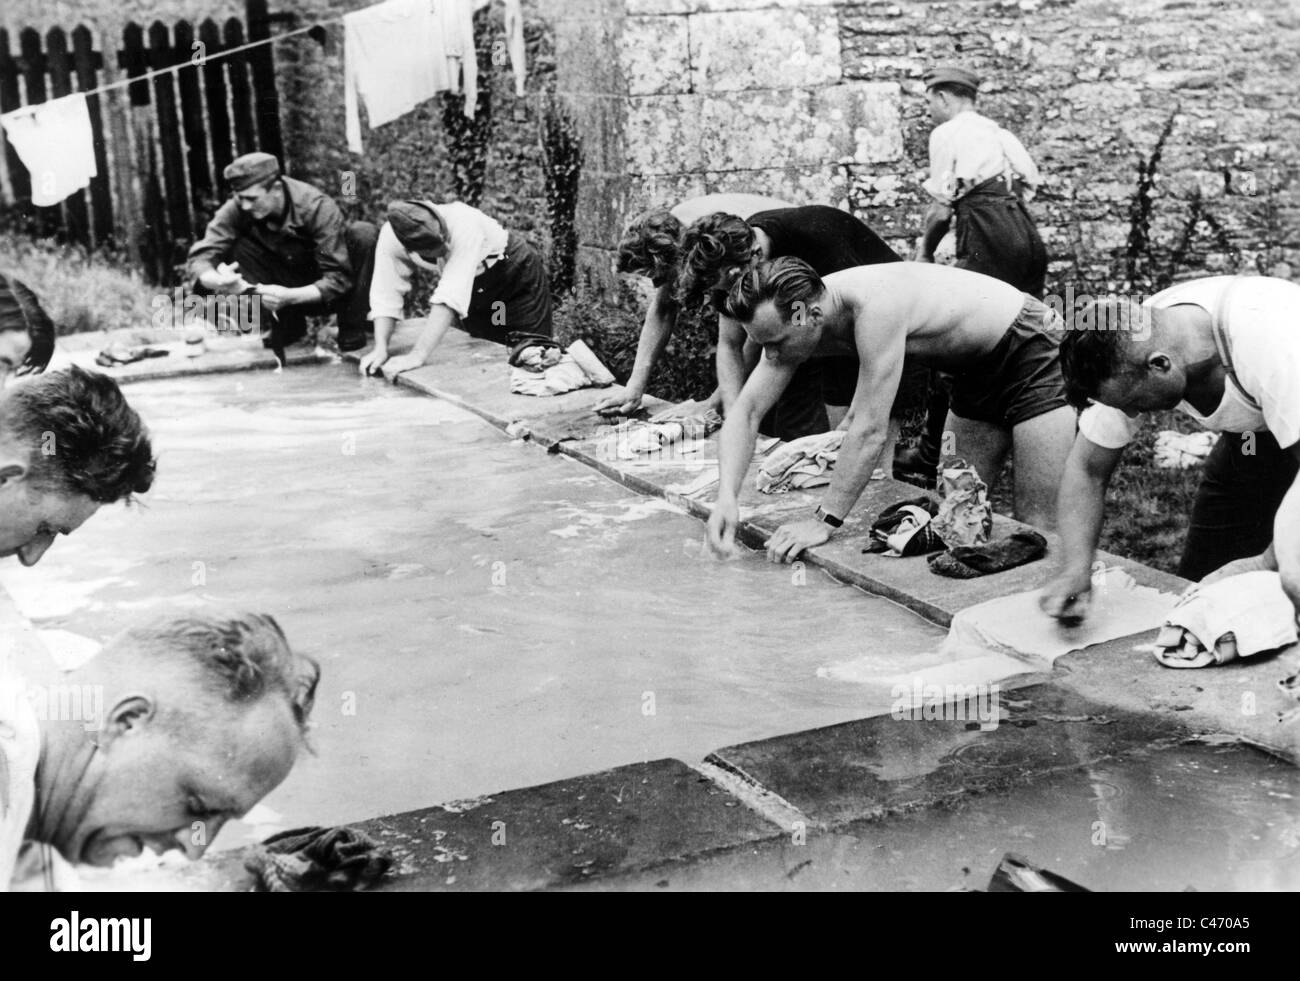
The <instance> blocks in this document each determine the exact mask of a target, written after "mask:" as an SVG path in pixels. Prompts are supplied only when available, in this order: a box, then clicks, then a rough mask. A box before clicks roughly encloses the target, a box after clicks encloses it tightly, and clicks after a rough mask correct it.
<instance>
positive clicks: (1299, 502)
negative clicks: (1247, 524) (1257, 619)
mask: <svg viewBox="0 0 1300 981" xmlns="http://www.w3.org/2000/svg"><path fill="white" fill-rule="evenodd" d="M1291 452H1292V453H1293V454H1295V455H1296V456H1297V457H1300V447H1294V446H1293V447H1292V448H1291ZM1270 551H1271V552H1273V553H1274V554H1273V558H1274V561H1275V563H1276V567H1277V571H1278V572H1279V573H1280V574H1281V577H1282V589H1283V590H1285V591H1286V595H1287V598H1288V599H1290V600H1291V605H1292V606H1294V607H1295V608H1296V611H1297V613H1300V477H1297V478H1296V479H1295V481H1293V482H1292V484H1291V489H1290V490H1288V491H1287V492H1286V497H1284V498H1282V504H1281V505H1280V506H1279V507H1278V509H1277V517H1276V518H1275V519H1274V520H1273V544H1272V546H1270Z"/></svg>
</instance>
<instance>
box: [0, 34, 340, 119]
mask: <svg viewBox="0 0 1300 981" xmlns="http://www.w3.org/2000/svg"><path fill="white" fill-rule="evenodd" d="M342 22H343V18H342V17H341V16H339V17H330V18H328V19H326V20H321V21H317V22H316V23H314V24H308V25H307V26H306V27H298V28H295V29H294V30H292V31H286V32H285V33H283V34H277V35H276V36H275V37H268V38H262V39H261V40H258V41H249V42H248V43H247V44H241V45H240V46H239V47H237V48H227V49H225V50H224V51H218V52H217V53H216V54H213V55H205V56H204V60H206V61H216V60H217V59H218V58H226V57H229V56H230V55H234V54H239V53H240V52H241V51H248V50H250V49H252V48H260V47H261V46H262V45H264V44H274V43H275V42H276V41H284V40H286V39H287V38H291V37H295V36H296V35H299V34H306V33H307V32H308V31H314V30H315V29H316V28H318V27H324V26H325V25H327V24H341V23H342ZM195 67H198V66H197V65H195V63H194V62H193V61H192V60H190V61H185V62H182V63H181V64H179V65H171V66H169V67H167V68H157V69H155V68H151V69H149V70H148V71H147V72H145V73H144V74H143V75H136V76H133V77H132V78H123V79H119V80H118V81H116V82H106V83H104V84H103V85H98V86H96V87H95V88H93V89H86V90H85V91H82V92H69V93H68V94H69V95H79V96H82V97H83V98H85V97H89V96H92V95H99V94H100V93H102V92H109V91H111V90H113V89H120V88H122V87H123V86H125V85H135V84H136V83H137V82H148V81H152V80H153V79H154V78H157V77H158V76H160V75H170V74H171V73H172V72H178V71H181V70H182V69H185V68H195ZM49 101H52V100H48V99H47V100H46V102H49ZM43 105H45V102H38V103H35V104H34V105H29V106H19V107H18V108H17V109H14V110H12V111H10V112H7V113H5V115H6V116H19V115H23V114H25V113H29V112H35V111H36V110H37V109H39V108H40V107H41V106H43Z"/></svg>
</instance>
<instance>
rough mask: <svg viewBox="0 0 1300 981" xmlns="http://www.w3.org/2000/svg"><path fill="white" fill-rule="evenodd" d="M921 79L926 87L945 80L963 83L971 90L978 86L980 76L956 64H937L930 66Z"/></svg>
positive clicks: (957, 83) (939, 83) (951, 82)
mask: <svg viewBox="0 0 1300 981" xmlns="http://www.w3.org/2000/svg"><path fill="white" fill-rule="evenodd" d="M921 81H923V82H924V83H925V87H926V88H927V89H928V88H931V87H932V86H935V85H942V84H943V83H945V82H948V83H950V84H953V85H964V86H966V88H968V89H972V90H978V89H979V87H980V77H979V76H978V75H976V74H975V73H974V72H973V71H970V70H969V69H966V68H961V67H959V66H957V65H939V66H938V67H935V68H931V69H930V70H929V71H927V72H926V73H925V74H924V75H922V76H921Z"/></svg>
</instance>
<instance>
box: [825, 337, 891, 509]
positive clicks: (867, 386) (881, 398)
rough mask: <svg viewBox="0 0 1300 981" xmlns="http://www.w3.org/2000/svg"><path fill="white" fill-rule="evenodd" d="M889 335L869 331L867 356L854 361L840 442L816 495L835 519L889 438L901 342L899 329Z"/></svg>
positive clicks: (858, 490) (864, 480)
mask: <svg viewBox="0 0 1300 981" xmlns="http://www.w3.org/2000/svg"><path fill="white" fill-rule="evenodd" d="M892 334H893V336H892V337H887V338H880V337H879V335H878V333H873V343H872V346H871V348H870V350H871V352H872V353H871V356H870V357H867V358H862V359H861V360H860V361H859V362H858V364H859V367H858V384H857V388H856V389H855V390H854V392H853V402H852V404H851V405H850V406H849V411H848V414H847V415H846V416H845V421H846V423H847V425H845V426H844V427H843V428H844V441H843V442H842V443H841V444H840V452H839V455H838V456H837V458H836V461H835V471H834V474H833V476H832V477H831V485H830V487H829V488H827V490H826V496H825V498H824V499H823V500H822V507H823V508H824V509H825V511H826V512H827V513H828V514H831V515H834V516H835V517H837V518H844V517H846V516H847V515H848V513H849V512H850V511H852V510H853V506H854V505H855V504H857V503H858V498H859V497H861V496H862V491H863V490H864V489H865V488H866V486H867V483H868V482H869V481H870V480H871V474H872V472H873V471H874V470H875V469H876V464H877V462H878V461H879V459H880V453H881V451H882V450H883V449H884V448H885V443H886V442H887V441H888V438H889V410H890V408H891V407H892V406H893V404H894V397H895V395H897V394H898V385H899V382H900V380H901V379H902V377H903V355H904V353H905V352H906V347H907V339H906V338H905V337H904V336H903V335H902V332H901V331H893V332H892ZM859 349H860V350H863V349H864V348H859Z"/></svg>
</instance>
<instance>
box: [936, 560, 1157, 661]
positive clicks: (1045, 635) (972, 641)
mask: <svg viewBox="0 0 1300 981" xmlns="http://www.w3.org/2000/svg"><path fill="white" fill-rule="evenodd" d="M1040 592H1041V591H1040V590H1028V591H1026V592H1023V593H1013V594H1012V595H1010V596H1003V597H1000V598H998V599H993V600H989V601H988V602H986V603H978V604H976V605H975V606H968V607H966V609H964V610H959V611H958V612H957V615H956V616H955V617H953V619H952V625H951V626H950V627H949V628H948V639H947V640H945V641H944V647H945V649H961V650H967V649H969V650H972V651H978V652H981V653H998V654H1006V655H1009V656H1011V657H1019V658H1032V659H1033V660H1034V661H1046V662H1048V663H1051V662H1052V661H1055V660H1056V659H1057V658H1058V657H1060V656H1061V655H1063V654H1068V653H1070V652H1071V651H1078V650H1083V649H1084V648H1085V647H1091V646H1092V645H1094V644H1104V643H1106V642H1107V641H1111V640H1116V639H1118V638H1120V637H1130V636H1132V635H1133V634H1139V633H1142V632H1144V631H1148V630H1155V629H1156V628H1157V627H1159V626H1160V624H1161V623H1163V622H1164V620H1165V617H1167V616H1168V615H1169V611H1170V610H1171V609H1173V606H1174V603H1175V602H1176V601H1177V597H1176V596H1174V595H1173V594H1172V593H1162V592H1160V591H1159V590H1157V589H1152V588H1151V587H1150V586H1139V585H1138V584H1137V583H1136V582H1135V581H1134V579H1133V577H1132V576H1130V575H1129V574H1128V573H1126V572H1125V571H1124V570H1123V569H1107V570H1106V571H1105V572H1104V573H1102V574H1101V575H1099V576H1096V577H1094V580H1093V584H1092V612H1091V613H1090V614H1089V616H1088V619H1087V620H1085V621H1084V622H1083V623H1081V624H1079V625H1078V626H1073V627H1067V626H1063V625H1062V624H1060V623H1058V622H1057V621H1056V620H1053V619H1052V618H1051V617H1049V616H1047V615H1046V614H1044V613H1043V611H1042V610H1041V609H1039V607H1038V598H1039V595H1040ZM950 645H951V646H950Z"/></svg>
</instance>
